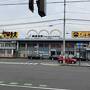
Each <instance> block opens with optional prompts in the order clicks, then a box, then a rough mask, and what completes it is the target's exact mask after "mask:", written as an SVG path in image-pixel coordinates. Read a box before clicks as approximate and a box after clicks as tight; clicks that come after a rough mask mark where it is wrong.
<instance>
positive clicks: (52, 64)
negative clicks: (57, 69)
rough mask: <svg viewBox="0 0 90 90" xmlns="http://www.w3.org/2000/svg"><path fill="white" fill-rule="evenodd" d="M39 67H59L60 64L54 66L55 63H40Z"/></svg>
mask: <svg viewBox="0 0 90 90" xmlns="http://www.w3.org/2000/svg"><path fill="white" fill-rule="evenodd" d="M40 64H41V65H49V66H59V65H60V64H55V63H51V64H50V63H40Z"/></svg>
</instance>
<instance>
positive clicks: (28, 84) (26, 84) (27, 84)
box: [24, 83, 32, 86]
mask: <svg viewBox="0 0 90 90" xmlns="http://www.w3.org/2000/svg"><path fill="white" fill-rule="evenodd" d="M24 85H25V86H31V85H32V84H30V83H24Z"/></svg>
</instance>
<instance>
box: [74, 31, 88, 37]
mask: <svg viewBox="0 0 90 90" xmlns="http://www.w3.org/2000/svg"><path fill="white" fill-rule="evenodd" d="M72 38H90V31H72Z"/></svg>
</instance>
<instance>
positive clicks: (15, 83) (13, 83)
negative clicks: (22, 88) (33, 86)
mask: <svg viewBox="0 0 90 90" xmlns="http://www.w3.org/2000/svg"><path fill="white" fill-rule="evenodd" d="M8 84H11V85H17V84H19V83H17V82H11V83H8Z"/></svg>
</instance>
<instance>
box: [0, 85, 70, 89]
mask: <svg viewBox="0 0 90 90" xmlns="http://www.w3.org/2000/svg"><path fill="white" fill-rule="evenodd" d="M0 86H5V87H16V88H33V89H41V90H70V89H59V88H45V87H34V86H22V85H9V84H0Z"/></svg>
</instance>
